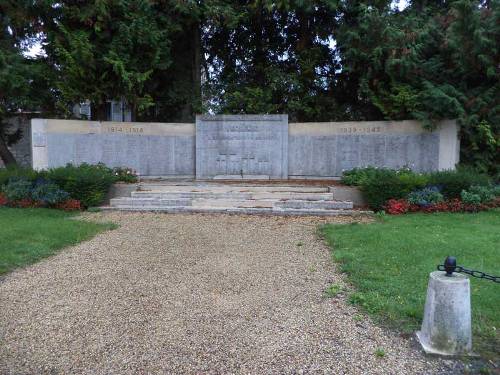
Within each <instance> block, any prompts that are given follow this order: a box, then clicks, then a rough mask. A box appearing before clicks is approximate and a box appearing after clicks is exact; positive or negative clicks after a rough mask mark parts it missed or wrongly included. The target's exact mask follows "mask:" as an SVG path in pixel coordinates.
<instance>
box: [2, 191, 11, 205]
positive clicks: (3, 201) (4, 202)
mask: <svg viewBox="0 0 500 375" xmlns="http://www.w3.org/2000/svg"><path fill="white" fill-rule="evenodd" d="M7 203H9V200H8V199H7V197H6V196H5V194H4V193H0V207H1V206H5V205H7Z"/></svg>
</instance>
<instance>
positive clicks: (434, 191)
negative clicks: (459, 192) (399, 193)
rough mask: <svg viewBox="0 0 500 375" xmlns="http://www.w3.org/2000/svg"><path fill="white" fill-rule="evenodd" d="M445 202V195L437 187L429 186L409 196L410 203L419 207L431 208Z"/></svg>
mask: <svg viewBox="0 0 500 375" xmlns="http://www.w3.org/2000/svg"><path fill="white" fill-rule="evenodd" d="M443 200H444V199H443V194H441V193H440V191H439V188H437V187H436V186H429V187H426V188H423V189H421V190H416V191H412V192H411V193H410V194H408V202H409V203H410V204H415V205H417V206H429V205H432V204H436V203H438V202H442V201H443Z"/></svg>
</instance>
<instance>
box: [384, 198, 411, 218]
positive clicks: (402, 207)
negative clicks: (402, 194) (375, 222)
mask: <svg viewBox="0 0 500 375" xmlns="http://www.w3.org/2000/svg"><path fill="white" fill-rule="evenodd" d="M384 208H385V211H386V212H387V213H388V214H391V215H401V214H405V213H407V212H408V210H409V208H410V203H409V202H408V201H407V200H406V199H389V200H388V201H387V203H386V205H385V206H384Z"/></svg>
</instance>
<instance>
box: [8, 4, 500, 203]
mask: <svg viewBox="0 0 500 375" xmlns="http://www.w3.org/2000/svg"><path fill="white" fill-rule="evenodd" d="M392 4H393V2H392V1H389V0H385V1H378V2H362V1H361V2H359V1H344V2H339V1H332V0H313V1H295V0H283V1H279V2H276V1H270V0H262V1H250V2H237V1H226V0H211V1H209V2H201V1H198V2H196V1H183V2H179V1H174V0H161V1H152V0H139V1H132V0H100V1H93V2H92V1H91V2H74V1H70V0H62V1H58V2H56V3H55V2H51V1H32V2H25V1H21V2H2V4H1V5H0V7H1V9H0V14H1V15H2V18H1V20H0V21H1V24H0V27H1V30H0V32H1V34H0V44H1V47H2V48H0V107H2V106H3V107H2V108H7V107H8V108H10V109H8V110H9V111H11V110H12V109H13V108H20V107H23V108H24V107H32V106H33V105H34V104H33V103H34V100H35V99H36V98H37V97H46V96H47V95H49V96H50V99H51V105H52V107H56V108H57V113H56V114H57V115H58V116H70V115H71V113H70V110H69V108H70V106H71V105H72V104H74V103H77V102H79V101H82V100H87V99H88V100H90V101H91V102H92V116H93V117H95V118H100V119H102V118H105V117H106V113H105V112H106V111H105V105H106V101H107V100H109V99H120V98H123V99H125V100H126V101H127V102H128V103H129V104H130V105H131V107H132V109H133V113H134V115H137V116H134V117H137V118H139V119H145V120H148V121H150V120H159V121H167V120H176V121H177V120H182V121H188V120H189V121H191V120H192V119H193V117H194V114H195V113H200V112H203V111H205V112H206V111H211V112H214V113H256V112H258V113H287V114H289V117H290V119H291V121H339V120H344V121H346V120H356V121H360V120H383V119H390V120H402V119H417V120H420V121H422V122H423V123H424V125H425V126H426V127H427V128H429V129H433V128H435V127H436V125H437V124H438V122H439V121H441V120H446V119H457V120H458V123H459V126H460V136H461V160H462V161H463V162H464V163H465V164H468V165H472V166H473V167H475V168H476V169H478V170H479V171H482V172H489V173H490V174H492V175H495V176H498V175H499V173H500V152H499V151H500V101H498V97H499V96H500V91H499V90H500V85H498V82H499V80H500V76H499V75H500V70H499V69H498V61H499V60H500V55H499V54H500V48H499V44H498V40H500V22H499V20H500V3H499V2H498V1H479V0H452V1H448V2H443V1H441V2H422V1H413V2H408V4H407V6H406V8H405V9H404V10H403V11H399V10H397V9H395V8H394V7H393V5H392ZM3 15H5V16H3ZM37 38H38V39H39V40H40V41H41V42H43V49H44V52H45V53H46V57H38V58H36V59H30V58H27V57H26V56H23V55H22V53H21V52H22V51H23V49H25V48H26V45H29V41H33V40H34V39H37ZM464 50H466V51H467V53H466V54H464V53H463V51H464ZM40 66H43V67H44V68H45V70H43V73H45V74H40V72H41V70H40ZM37 72H38V73H37ZM31 77H38V78H36V79H31ZM41 77H42V79H41ZM202 77H203V79H202ZM45 81H48V82H45ZM202 82H203V90H202V87H201V85H202ZM28 83H35V84H32V85H31V88H30V86H29V85H28ZM44 85H45V86H44ZM41 87H45V90H40V88H41ZM4 93H6V94H5V95H4ZM202 93H203V98H202ZM6 98H7V99H6ZM26 98H27V99H26ZM28 99H29V100H28ZM10 101H15V102H16V103H13V104H5V103H7V102H10ZM35 101H36V100H35ZM44 102H46V100H44ZM37 106H42V104H37ZM44 106H45V107H46V105H45V104H44ZM49 107H50V106H49ZM0 116H1V113H0ZM0 120H1V118H0ZM460 192H461V190H458V191H456V192H455V193H454V195H455V196H459V195H460Z"/></svg>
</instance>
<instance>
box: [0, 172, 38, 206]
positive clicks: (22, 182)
mask: <svg viewBox="0 0 500 375" xmlns="http://www.w3.org/2000/svg"><path fill="white" fill-rule="evenodd" d="M32 186H33V183H32V182H31V181H29V180H27V179H25V178H23V177H11V178H10V179H9V181H8V182H7V184H6V185H4V186H3V187H2V191H3V193H4V194H5V197H6V198H7V199H8V200H9V201H11V202H12V201H20V200H23V199H31V188H32Z"/></svg>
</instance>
